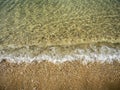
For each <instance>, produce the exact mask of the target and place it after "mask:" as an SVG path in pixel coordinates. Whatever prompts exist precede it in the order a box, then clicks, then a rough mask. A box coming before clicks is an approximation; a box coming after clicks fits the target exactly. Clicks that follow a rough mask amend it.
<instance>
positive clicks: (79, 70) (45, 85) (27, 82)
mask: <svg viewBox="0 0 120 90" xmlns="http://www.w3.org/2000/svg"><path fill="white" fill-rule="evenodd" d="M0 90H120V63H119V62H117V61H114V62H113V63H105V62H104V63H100V62H94V63H87V64H86V65H83V64H82V63H81V62H80V61H79V60H77V61H73V62H64V63H61V64H53V63H50V62H48V61H42V62H39V63H38V62H32V63H21V64H15V63H9V62H7V61H5V60H3V61H2V62H1V63H0Z"/></svg>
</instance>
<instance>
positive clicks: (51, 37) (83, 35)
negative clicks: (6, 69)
mask: <svg viewBox="0 0 120 90" xmlns="http://www.w3.org/2000/svg"><path fill="white" fill-rule="evenodd" d="M100 43H101V44H100ZM105 43H107V44H105ZM119 47H120V2H119V0H106V1H104V0H100V1H98V0H49V1H48V0H34V1H33V0H10V1H9V0H1V1H0V53H1V54H0V61H2V60H3V59H7V60H8V61H12V62H18V63H19V62H32V61H34V60H37V61H41V60H49V61H52V62H64V61H67V60H68V61H71V60H83V61H84V62H88V61H109V62H111V61H113V60H118V61H119V60H120V48H119Z"/></svg>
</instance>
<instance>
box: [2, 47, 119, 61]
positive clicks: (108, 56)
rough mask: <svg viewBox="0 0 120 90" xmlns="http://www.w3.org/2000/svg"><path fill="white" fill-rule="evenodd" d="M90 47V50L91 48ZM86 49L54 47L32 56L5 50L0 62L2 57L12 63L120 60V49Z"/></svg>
mask: <svg viewBox="0 0 120 90" xmlns="http://www.w3.org/2000/svg"><path fill="white" fill-rule="evenodd" d="M91 48H92V50H91ZM91 48H88V49H81V48H76V49H74V50H73V51H72V52H71V53H69V54H63V55H62V54H59V52H57V51H56V50H55V48H52V51H51V52H50V53H47V54H45V53H41V54H39V55H37V56H33V55H30V54H21V53H20V54H19V55H15V54H14V53H12V54H8V53H6V52H5V51H1V53H0V62H1V61H2V60H3V59H6V60H7V61H9V62H12V63H21V62H26V63H31V62H32V61H38V62H41V61H43V60H48V61H50V62H53V63H63V62H65V61H74V60H81V61H82V62H83V63H87V62H94V61H98V62H112V61H113V60H117V61H120V50H119V49H114V48H110V47H107V46H101V47H99V48H97V47H95V46H94V47H91Z"/></svg>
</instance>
